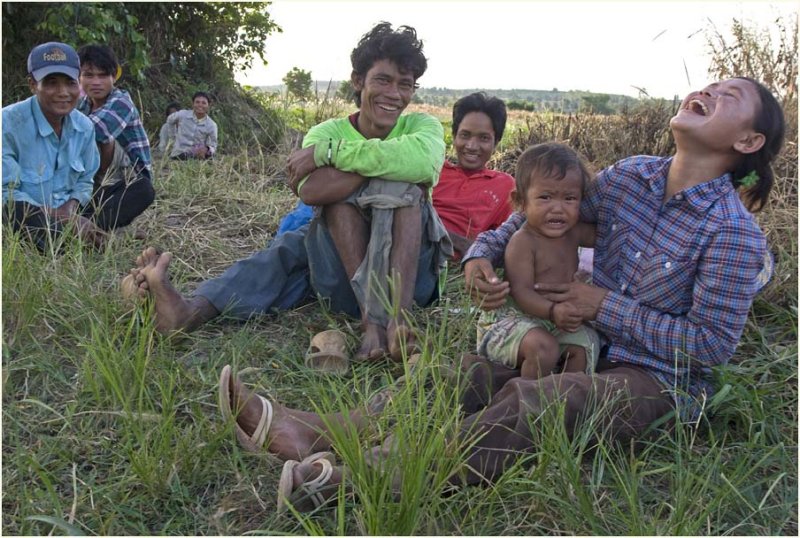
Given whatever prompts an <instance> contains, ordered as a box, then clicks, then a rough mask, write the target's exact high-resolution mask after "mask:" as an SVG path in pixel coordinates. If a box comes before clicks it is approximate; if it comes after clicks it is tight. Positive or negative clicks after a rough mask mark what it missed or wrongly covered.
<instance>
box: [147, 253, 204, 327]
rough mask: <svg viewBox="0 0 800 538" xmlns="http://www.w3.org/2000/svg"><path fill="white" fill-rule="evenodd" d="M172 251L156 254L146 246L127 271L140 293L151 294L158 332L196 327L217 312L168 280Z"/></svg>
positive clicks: (202, 299)
mask: <svg viewBox="0 0 800 538" xmlns="http://www.w3.org/2000/svg"><path fill="white" fill-rule="evenodd" d="M170 262H172V254H171V253H169V252H165V253H163V254H159V253H158V251H157V250H156V249H154V248H153V247H148V248H146V249H145V250H144V251H143V252H142V253H141V254H140V255H139V256H138V257H137V258H136V267H134V268H133V269H131V275H133V280H134V282H135V284H136V285H137V287H138V294H139V296H140V297H147V296H150V297H152V298H153V302H154V305H155V315H156V330H157V331H158V332H160V333H162V334H166V333H170V332H173V331H180V330H186V331H191V330H194V329H196V328H197V327H198V326H200V325H201V324H203V323H205V322H206V321H208V320H210V319H211V318H213V317H215V316H216V315H218V314H219V312H218V311H217V310H216V308H214V307H213V306H212V305H211V303H209V302H208V301H207V300H206V299H205V298H203V297H195V298H193V299H191V300H187V299H185V298H184V297H183V296H182V295H181V294H180V293H178V290H176V289H175V287H174V286H173V285H172V283H171V282H170V280H169V275H168V274H167V270H168V269H169V264H170Z"/></svg>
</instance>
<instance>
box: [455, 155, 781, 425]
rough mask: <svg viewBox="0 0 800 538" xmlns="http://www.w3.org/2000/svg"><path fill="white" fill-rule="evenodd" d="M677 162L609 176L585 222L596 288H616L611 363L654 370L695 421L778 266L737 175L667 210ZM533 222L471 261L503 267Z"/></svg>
mask: <svg viewBox="0 0 800 538" xmlns="http://www.w3.org/2000/svg"><path fill="white" fill-rule="evenodd" d="M671 161H672V159H671V158H659V157H631V158H629V159H626V160H623V161H620V162H618V163H617V164H615V165H614V166H612V167H610V168H608V169H606V170H604V171H603V172H601V173H600V174H598V176H597V179H596V181H594V182H592V183H591V184H590V185H589V186H588V188H587V193H586V196H585V197H584V199H583V201H582V203H581V218H582V219H583V220H585V221H587V222H596V223H597V241H596V244H595V258H594V273H593V281H594V284H595V285H597V286H600V287H603V288H605V289H608V290H610V291H609V292H608V294H607V295H606V298H605V299H604V300H603V302H602V304H601V305H600V308H599V310H598V313H597V320H596V327H597V329H599V330H600V331H602V332H603V333H605V335H606V336H608V337H609V339H610V346H609V350H608V358H609V360H611V361H616V362H624V363H628V364H634V365H637V366H641V367H643V368H645V369H646V370H647V371H648V373H650V374H651V375H653V376H654V377H655V378H656V379H657V380H658V381H660V382H661V384H662V385H663V386H664V387H665V388H666V389H667V390H669V391H670V392H671V393H672V394H673V395H674V396H675V398H676V405H677V406H678V410H679V411H680V412H681V414H682V415H684V416H688V417H694V416H696V415H697V414H698V412H699V410H700V402H701V401H702V400H703V399H704V398H707V397H709V396H711V394H712V393H713V387H712V383H711V375H710V367H711V366H715V365H719V364H725V363H727V362H728V360H730V358H731V356H732V355H733V353H734V351H735V349H736V345H737V344H738V342H739V338H740V336H741V334H742V330H743V329H744V325H745V322H746V320H747V315H748V312H749V309H750V305H751V304H752V301H753V297H754V296H755V294H756V292H757V291H758V290H759V289H760V288H761V286H763V284H764V283H765V282H766V281H767V280H768V279H769V276H770V274H771V270H772V263H771V261H772V259H771V257H770V255H769V252H768V250H767V245H766V239H765V237H764V234H763V233H762V232H761V229H760V228H759V227H758V225H757V223H756V221H755V218H754V217H753V215H752V214H750V213H749V212H748V211H747V209H746V208H745V207H744V206H743V205H742V203H741V201H740V200H739V197H738V195H737V193H736V191H735V190H734V188H733V186H732V185H731V180H730V175H729V174H725V175H723V176H721V177H718V178H716V179H712V180H710V181H706V182H704V183H701V184H699V185H695V186H693V187H691V188H689V189H686V190H684V191H682V192H681V196H680V198H679V197H677V196H675V197H673V198H671V199H669V200H667V202H666V203H664V201H663V200H664V193H665V189H666V181H667V173H668V171H669V166H670V163H671ZM524 222H525V217H524V215H522V214H520V213H514V214H513V215H512V216H511V217H509V219H508V220H507V221H506V222H505V223H504V224H503V225H502V226H501V227H500V228H498V229H497V230H494V231H491V232H486V233H484V234H481V235H480V236H479V237H478V239H477V241H476V242H475V243H474V244H473V246H472V248H471V249H470V250H469V251H468V252H467V255H466V256H465V260H468V259H470V258H474V257H485V258H488V259H489V260H491V261H492V263H493V264H494V265H495V266H497V265H499V264H500V263H501V262H502V257H503V249H504V248H505V245H506V244H507V243H508V240H509V238H510V237H511V234H513V233H514V232H515V231H516V230H517V229H519V228H520V227H521V226H522V224H523V223H524ZM637 253H638V255H637Z"/></svg>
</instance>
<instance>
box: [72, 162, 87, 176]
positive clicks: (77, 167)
mask: <svg viewBox="0 0 800 538" xmlns="http://www.w3.org/2000/svg"><path fill="white" fill-rule="evenodd" d="M69 168H70V173H71V174H72V175H73V176H82V175H83V174H85V173H86V167H85V166H84V165H83V161H81V160H80V159H72V160H71V161H70V162H69Z"/></svg>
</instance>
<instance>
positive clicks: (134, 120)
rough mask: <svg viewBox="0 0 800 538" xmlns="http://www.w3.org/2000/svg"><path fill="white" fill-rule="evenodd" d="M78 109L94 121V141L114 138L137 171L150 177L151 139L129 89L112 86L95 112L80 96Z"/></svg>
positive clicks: (101, 141)
mask: <svg viewBox="0 0 800 538" xmlns="http://www.w3.org/2000/svg"><path fill="white" fill-rule="evenodd" d="M78 110H80V111H81V112H83V113H84V114H86V115H87V116H89V118H90V119H91V120H92V122H94V130H95V140H96V141H97V143H98V144H107V143H109V142H111V141H113V140H116V141H117V142H119V143H120V145H121V146H122V149H124V150H125V154H126V155H127V156H128V159H129V160H130V161H131V166H132V167H133V169H134V170H136V173H137V174H145V175H147V177H148V178H150V179H152V168H151V161H152V159H151V157H150V141H149V140H148V139H147V133H146V132H145V130H144V126H143V125H142V120H141V118H140V117H139V111H138V110H137V109H136V106H134V104H133V101H132V100H131V97H130V95H129V94H128V92H126V91H125V90H120V89H119V88H113V89H112V90H111V93H110V94H108V98H107V99H106V102H105V104H103V106H101V107H100V108H98V109H97V110H95V111H92V103H91V101H90V100H89V98H88V97H83V98H82V99H81V101H80V103H78Z"/></svg>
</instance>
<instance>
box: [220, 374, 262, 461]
mask: <svg viewBox="0 0 800 538" xmlns="http://www.w3.org/2000/svg"><path fill="white" fill-rule="evenodd" d="M231 375H232V369H231V366H230V365H229V364H226V365H225V366H224V367H223V368H222V372H221V373H220V376H219V391H218V395H219V409H220V412H221V413H222V418H223V419H224V420H225V421H226V422H227V421H233V427H234V431H235V432H236V439H237V440H238V441H239V444H240V445H242V448H244V449H245V450H247V451H248V452H253V453H256V454H259V453H261V452H263V451H264V449H265V448H266V447H265V446H264V445H265V443H266V441H267V434H268V433H269V429H270V427H271V426H272V416H273V409H272V402H270V401H269V400H267V399H266V398H264V397H263V396H261V395H259V394H254V395H253V397H254V398H258V400H259V401H260V402H261V418H260V419H259V420H258V425H257V426H256V428H255V430H254V431H253V434H252V435H251V434H248V433H247V432H246V431H244V429H242V427H241V426H239V422H238V421H237V420H236V417H235V416H234V414H233V410H232V409H231V389H230V381H231Z"/></svg>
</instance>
